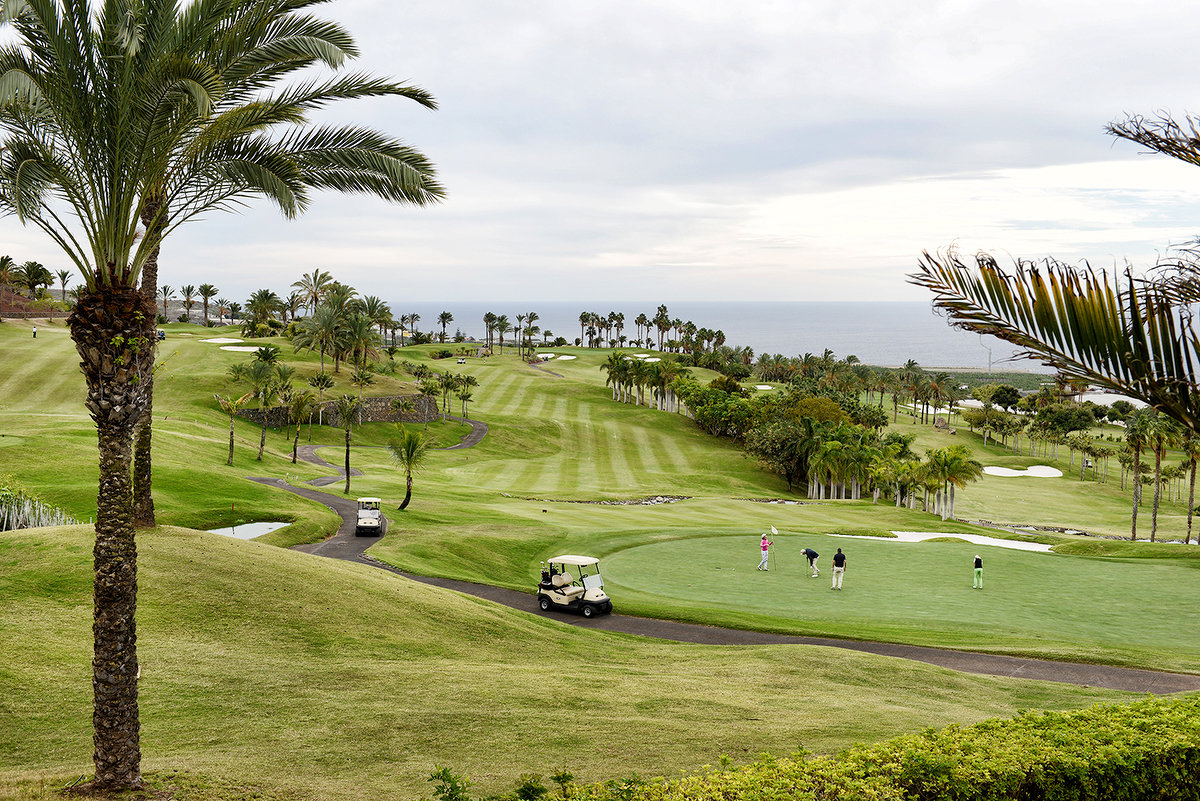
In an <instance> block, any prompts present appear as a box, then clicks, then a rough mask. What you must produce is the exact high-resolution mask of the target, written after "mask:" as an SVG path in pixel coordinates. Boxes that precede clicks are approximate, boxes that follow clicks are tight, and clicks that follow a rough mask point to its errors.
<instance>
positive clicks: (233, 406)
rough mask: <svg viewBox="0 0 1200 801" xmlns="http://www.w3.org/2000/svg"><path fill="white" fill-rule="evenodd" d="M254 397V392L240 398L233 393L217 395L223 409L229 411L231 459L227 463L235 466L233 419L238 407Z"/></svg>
mask: <svg viewBox="0 0 1200 801" xmlns="http://www.w3.org/2000/svg"><path fill="white" fill-rule="evenodd" d="M253 398H254V393H253V392H247V393H246V394H245V395H243V396H241V397H240V398H235V397H233V396H232V395H230V396H228V397H223V396H221V395H218V396H217V403H219V404H220V405H221V410H222V411H225V412H229V461H228V462H226V464H228V465H230V466H233V421H234V418H235V417H237V413H238V409H241V408H242V407H243V406H244V405H246V404H247V403H249V402H250V400H252V399H253Z"/></svg>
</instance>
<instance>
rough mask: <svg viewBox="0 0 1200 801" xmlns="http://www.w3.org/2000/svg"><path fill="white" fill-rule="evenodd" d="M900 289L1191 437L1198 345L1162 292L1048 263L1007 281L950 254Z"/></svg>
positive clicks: (986, 266) (983, 261) (925, 258)
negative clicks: (1124, 398) (918, 293)
mask: <svg viewBox="0 0 1200 801" xmlns="http://www.w3.org/2000/svg"><path fill="white" fill-rule="evenodd" d="M909 280H910V281H911V282H912V283H914V284H916V285H918V286H923V287H925V288H926V289H929V290H930V291H932V292H933V294H934V301H933V305H934V307H935V308H937V309H940V310H942V311H944V312H945V313H946V314H947V315H948V316H949V318H950V320H951V322H952V324H953V325H955V326H956V327H959V328H964V329H966V330H969V331H973V332H976V333H981V334H991V335H993V336H996V337H999V338H1000V339H1003V340H1007V341H1008V342H1011V343H1013V344H1014V345H1016V346H1018V347H1019V348H1021V349H1022V352H1021V354H1020V355H1022V356H1026V357H1029V358H1033V359H1037V360H1040V361H1041V362H1043V363H1044V364H1047V365H1049V366H1052V367H1055V368H1057V369H1059V370H1061V371H1062V372H1064V373H1065V374H1067V375H1068V376H1070V377H1073V378H1080V379H1083V380H1085V381H1088V382H1091V383H1093V384H1096V385H1098V386H1100V387H1103V388H1106V389H1110V390H1113V391H1116V392H1121V393H1124V394H1127V395H1130V396H1131V397H1134V398H1138V399H1140V400H1143V401H1145V402H1146V403H1148V404H1150V405H1151V406H1153V407H1155V408H1157V409H1159V410H1161V411H1163V412H1164V413H1166V414H1167V415H1168V416H1170V417H1172V418H1174V419H1175V420H1177V421H1179V422H1180V423H1182V424H1184V425H1185V426H1186V427H1187V428H1189V429H1190V430H1192V431H1200V399H1198V397H1197V386H1196V379H1197V375H1200V341H1198V340H1197V337H1196V332H1195V330H1194V328H1193V324H1192V316H1191V313H1190V311H1189V309H1188V306H1187V305H1186V304H1181V303H1178V302H1175V301H1173V300H1172V297H1173V295H1174V294H1177V293H1173V292H1171V291H1169V290H1167V289H1166V288H1164V287H1163V286H1162V285H1160V284H1157V283H1155V282H1153V281H1150V280H1145V279H1138V278H1135V277H1134V276H1133V275H1132V273H1131V272H1130V271H1129V270H1126V271H1125V272H1124V274H1123V275H1122V276H1120V277H1116V276H1110V275H1108V274H1107V273H1104V272H1099V273H1097V272H1096V271H1095V270H1092V269H1091V268H1087V267H1085V268H1083V269H1075V268H1072V267H1070V266H1068V265H1065V264H1062V263H1060V262H1056V261H1053V260H1049V259H1048V260H1045V261H1043V262H1040V263H1034V262H1028V261H1018V262H1017V263H1016V265H1015V269H1014V270H1013V272H1011V273H1006V272H1004V271H1003V270H1001V269H1000V266H999V265H998V264H997V262H996V260H995V258H993V257H992V256H991V255H990V254H986V253H980V254H977V255H976V256H975V257H974V259H973V263H966V262H964V261H963V260H962V259H961V258H960V257H959V256H958V254H957V253H955V252H953V251H951V252H949V253H946V254H938V255H936V256H935V255H931V254H930V253H928V252H926V253H924V254H923V255H922V258H921V260H920V262H919V265H918V270H917V272H915V273H913V274H911V275H910V276H909Z"/></svg>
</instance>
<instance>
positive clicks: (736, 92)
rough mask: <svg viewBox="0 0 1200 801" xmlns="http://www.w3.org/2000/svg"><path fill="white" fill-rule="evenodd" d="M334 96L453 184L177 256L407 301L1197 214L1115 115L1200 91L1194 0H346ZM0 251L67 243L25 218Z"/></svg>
mask: <svg viewBox="0 0 1200 801" xmlns="http://www.w3.org/2000/svg"><path fill="white" fill-rule="evenodd" d="M318 11H319V13H321V14H322V15H325V16H331V17H334V18H336V19H338V20H339V21H341V22H343V23H344V24H346V25H347V26H348V27H349V29H350V30H351V31H352V33H354V34H355V36H356V37H357V39H358V42H359V45H360V47H361V49H362V51H363V56H362V58H361V59H360V60H359V62H358V64H357V65H356V66H358V67H360V68H365V69H367V70H369V71H371V72H374V73H377V74H385V75H388V76H391V77H394V78H398V79H402V80H406V81H410V82H412V83H415V84H417V85H420V86H422V87H424V88H426V89H428V90H429V91H431V92H432V93H433V94H434V95H435V96H436V97H437V99H438V101H439V103H440V105H441V108H440V110H438V111H436V112H430V111H428V110H425V109H422V108H420V107H418V106H416V104H413V103H411V102H405V101H403V100H398V99H391V100H384V101H370V102H366V101H364V102H356V103H353V104H343V105H341V106H339V107H336V115H337V117H338V118H339V119H340V120H341V121H344V122H360V123H365V124H370V125H373V126H376V127H379V128H383V129H385V130H387V131H388V132H390V133H393V134H396V135H399V136H401V137H402V138H404V139H405V140H406V141H408V142H409V143H410V144H412V145H415V146H416V147H418V148H420V149H421V150H423V151H424V152H425V153H426V154H428V155H429V156H430V157H431V158H432V159H433V160H434V162H435V163H436V164H437V165H438V168H439V174H440V178H441V180H442V181H443V182H444V184H445V186H446V189H447V192H448V195H447V199H446V201H445V202H444V203H442V204H440V205H439V206H436V207H432V208H428V209H412V208H405V207H395V206H388V205H386V204H384V203H381V202H379V201H376V200H373V199H367V198H362V197H339V196H334V195H322V196H319V197H318V198H317V199H316V202H315V203H314V204H313V207H312V209H311V210H310V211H309V213H308V214H307V215H306V216H305V217H303V218H301V219H300V220H298V221H293V222H285V221H283V220H282V219H280V217H279V215H278V213H277V212H276V211H274V210H272V209H271V208H269V207H266V206H262V205H259V206H252V207H251V208H250V209H248V210H247V211H245V212H244V213H242V214H241V215H237V216H233V215H215V216H211V217H209V218H206V219H203V220H200V221H198V222H193V223H190V224H189V226H187V227H185V228H184V229H181V230H180V231H178V232H177V233H176V234H175V235H174V236H173V238H172V239H170V240H168V241H167V243H166V245H165V246H164V248H163V256H162V261H161V263H160V278H161V280H160V282H161V283H164V284H171V285H173V286H179V285H181V284H188V283H191V284H200V283H205V282H208V283H213V284H216V285H217V286H218V287H219V288H220V289H221V291H222V294H223V295H225V296H226V297H229V298H231V299H244V298H245V297H246V296H247V295H248V294H249V293H250V292H251V291H253V290H254V289H256V288H259V287H269V288H272V289H275V290H276V291H278V292H280V294H286V290H287V289H288V285H289V284H290V283H291V282H292V281H294V280H296V278H298V277H299V275H300V273H302V272H306V271H311V270H312V269H314V268H321V269H325V270H329V271H330V272H332V273H333V275H334V276H335V277H336V278H338V279H339V280H341V281H343V282H346V283H350V284H353V285H354V286H356V287H358V288H359V290H360V292H363V293H365V294H375V295H379V296H381V297H383V298H385V299H387V300H390V301H394V302H403V301H406V300H407V301H452V300H455V299H458V300H471V301H487V300H496V301H506V300H514V301H515V300H522V301H530V300H532V301H536V300H583V301H587V300H612V301H621V300H643V301H647V302H654V303H657V302H659V301H671V300H676V301H684V300H694V301H701V300H726V299H728V300H853V299H865V300H926V299H927V297H926V295H925V293H924V292H923V291H922V290H919V289H917V288H915V287H911V286H909V285H907V284H906V282H905V280H904V276H905V274H906V273H907V272H910V271H911V270H912V268H913V266H914V264H915V262H916V260H917V258H918V256H919V255H920V252H921V251H922V250H923V249H930V250H935V249H938V248H945V247H947V246H948V245H950V244H951V243H956V244H957V245H958V247H959V248H960V249H963V250H966V251H973V250H976V249H981V248H982V249H987V250H991V251H994V252H998V253H1005V254H1013V255H1019V256H1023V257H1041V256H1045V255H1053V256H1056V257H1058V258H1061V259H1065V260H1069V261H1074V260H1078V259H1083V258H1087V259H1089V260H1090V261H1091V262H1092V264H1094V265H1097V266H1111V265H1112V264H1114V263H1118V262H1123V261H1124V260H1126V259H1128V260H1130V261H1133V262H1134V263H1136V264H1147V263H1149V262H1152V261H1153V259H1154V258H1155V256H1156V254H1157V253H1158V252H1161V251H1162V250H1163V249H1164V248H1166V247H1167V246H1168V245H1170V244H1173V243H1179V242H1182V241H1185V240H1187V239H1189V238H1191V237H1192V236H1195V235H1197V234H1200V224H1198V223H1200V167H1192V166H1187V165H1184V164H1181V163H1178V162H1174V161H1172V160H1170V159H1167V158H1166V157H1163V156H1156V155H1148V154H1145V153H1141V152H1139V148H1138V147H1136V146H1134V145H1132V144H1130V143H1127V142H1123V141H1117V140H1114V139H1112V138H1111V137H1109V136H1107V135H1105V134H1104V132H1103V129H1104V126H1105V124H1106V123H1108V122H1109V121H1113V120H1120V119H1123V118H1124V117H1125V115H1126V114H1130V113H1142V114H1152V113H1154V112H1156V111H1158V110H1167V111H1169V112H1171V113H1173V114H1175V115H1182V114H1184V113H1186V112H1188V111H1197V112H1200V80H1198V79H1200V67H1197V65H1196V59H1195V55H1194V48H1193V46H1192V44H1193V43H1194V42H1195V41H1197V39H1198V38H1200V36H1198V35H1197V34H1200V10H1198V8H1197V6H1196V5H1195V4H1194V3H1192V2H1183V1H1181V2H1157V1H1156V0H1144V1H1143V2H1141V3H1138V4H1134V3H1129V2H1120V3H1118V2H1110V0H1090V1H1089V2H1074V1H1071V2H1063V1H1062V0H1057V1H1056V2H1047V1H1046V0H1043V1H1042V2H1019V1H1014V0H1005V2H923V1H919V2H915V3H896V2H894V1H893V0H887V1H886V2H883V1H877V0H835V1H833V2H823V1H819V0H804V2H800V3H797V2H786V3H785V2H767V1H766V0H759V1H758V2H751V3H748V2H734V1H733V0H729V1H728V2H715V1H714V0H680V1H679V2H658V1H657V0H637V2H632V1H630V0H608V1H606V2H598V1H597V2H581V1H580V0H522V1H521V2H512V1H511V0H486V2H482V1H476V2H467V1H466V0H407V1H406V2H384V1H382V0H332V2H330V3H329V4H327V5H326V6H323V7H318ZM0 253H8V254H10V255H12V256H13V257H14V258H15V259H16V260H17V261H18V262H20V261H24V260H25V259H29V258H35V259H37V260H39V261H41V262H43V263H44V264H46V265H47V266H49V267H51V268H53V269H59V268H61V267H64V266H66V264H67V263H66V261H65V260H64V259H63V258H62V257H60V256H59V255H58V254H56V253H55V252H54V250H53V249H52V246H50V245H47V244H44V243H43V242H42V241H41V240H40V239H39V237H38V236H37V235H36V234H35V233H34V232H33V231H32V230H23V229H21V228H20V227H19V225H18V224H17V223H16V221H15V220H13V219H12V218H7V219H3V220H0Z"/></svg>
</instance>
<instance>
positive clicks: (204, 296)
mask: <svg viewBox="0 0 1200 801" xmlns="http://www.w3.org/2000/svg"><path fill="white" fill-rule="evenodd" d="M197 291H198V292H199V293H200V302H201V303H202V304H203V305H204V324H205V325H208V302H209V301H210V300H212V299H213V298H215V297H216V296H217V293H218V292H219V291H220V290H219V289H217V288H216V287H215V286H213V285H212V284H201V285H200V286H199V287H198V288H197Z"/></svg>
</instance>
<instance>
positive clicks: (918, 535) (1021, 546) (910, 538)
mask: <svg viewBox="0 0 1200 801" xmlns="http://www.w3.org/2000/svg"><path fill="white" fill-rule="evenodd" d="M892 533H893V534H895V535H896V537H895V539H892V538H891V537H859V536H856V535H853V534H830V535H829V536H831V537H846V538H847V539H854V540H878V541H880V542H923V541H924V540H932V539H936V538H938V537H954V538H955V539H960V540H964V541H965V542H969V543H971V544H972V545H994V546H995V547H997V548H1012V549H1013V550H1014V551H1038V552H1041V553H1046V552H1049V550H1050V548H1051V546H1049V545H1043V544H1042V543H1040V542H1022V541H1021V540H1002V539H1000V538H999V537H986V536H984V535H983V534H957V533H955V532H951V531H893V532H892Z"/></svg>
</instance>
